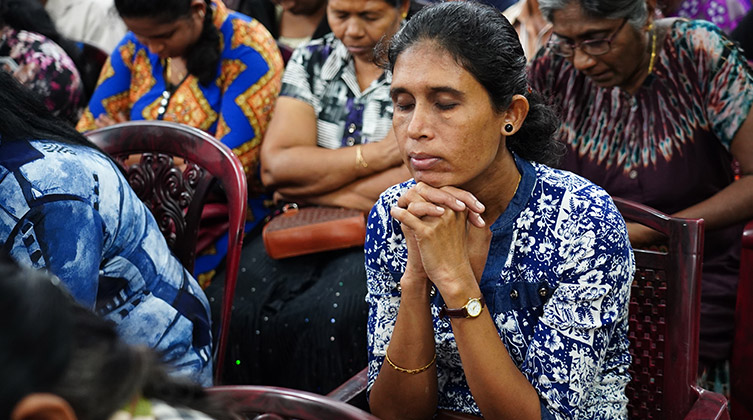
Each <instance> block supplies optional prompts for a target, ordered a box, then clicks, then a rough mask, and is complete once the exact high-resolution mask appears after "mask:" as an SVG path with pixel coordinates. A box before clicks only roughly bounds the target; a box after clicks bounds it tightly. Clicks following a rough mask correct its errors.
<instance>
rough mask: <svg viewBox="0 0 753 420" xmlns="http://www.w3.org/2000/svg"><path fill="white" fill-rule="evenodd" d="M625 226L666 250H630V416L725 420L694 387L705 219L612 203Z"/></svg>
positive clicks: (721, 402)
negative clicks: (648, 231)
mask: <svg viewBox="0 0 753 420" xmlns="http://www.w3.org/2000/svg"><path fill="white" fill-rule="evenodd" d="M614 202H615V204H617V208H618V209H619V210H620V212H621V213H622V215H623V217H624V218H625V220H626V221H627V222H635V223H640V224H642V225H645V226H648V227H650V228H652V229H654V230H657V231H659V232H661V233H663V234H664V235H666V237H667V250H666V251H649V250H640V249H636V250H634V252H635V263H636V273H635V278H634V280H633V287H632V291H631V295H630V315H629V316H630V320H629V324H630V325H629V331H630V332H629V336H630V349H631V355H632V356H633V363H632V365H631V369H630V374H631V375H632V381H631V382H630V384H628V387H627V390H626V393H627V395H628V399H629V403H628V412H629V414H630V418H631V419H667V420H672V419H683V418H684V419H702V418H704V419H706V418H708V419H728V418H729V412H728V410H727V400H726V398H724V396H722V395H721V394H717V393H714V392H710V391H707V390H704V389H701V388H699V387H697V386H696V385H695V384H696V378H697V375H698V340H699V322H700V313H701V312H700V307H701V265H702V261H703V237H704V235H703V220H702V219H682V218H677V217H671V216H668V215H666V214H664V213H661V212H659V211H657V210H654V209H652V208H650V207H648V206H644V205H642V204H638V203H635V202H631V201H628V200H623V199H620V198H615V199H614Z"/></svg>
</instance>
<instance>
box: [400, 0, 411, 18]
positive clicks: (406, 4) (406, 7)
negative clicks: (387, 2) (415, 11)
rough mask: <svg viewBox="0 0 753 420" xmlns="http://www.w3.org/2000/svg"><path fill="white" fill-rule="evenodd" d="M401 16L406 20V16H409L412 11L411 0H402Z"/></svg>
mask: <svg viewBox="0 0 753 420" xmlns="http://www.w3.org/2000/svg"><path fill="white" fill-rule="evenodd" d="M399 10H400V16H401V17H402V18H403V20H405V18H407V17H408V12H409V11H410V0H402V3H400V9H399Z"/></svg>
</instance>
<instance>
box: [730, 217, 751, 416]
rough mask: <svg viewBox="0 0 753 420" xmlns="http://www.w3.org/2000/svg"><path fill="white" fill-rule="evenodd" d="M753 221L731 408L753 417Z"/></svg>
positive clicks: (741, 289)
mask: <svg viewBox="0 0 753 420" xmlns="http://www.w3.org/2000/svg"><path fill="white" fill-rule="evenodd" d="M751 356H753V221H751V222H748V224H747V225H746V226H745V229H744V230H743V240H742V251H741V252H740V282H739V284H738V285H737V306H736V307H735V342H734V345H733V347H732V362H731V364H730V392H731V395H730V412H731V413H732V418H733V419H734V420H753V358H751Z"/></svg>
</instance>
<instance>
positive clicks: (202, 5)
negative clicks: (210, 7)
mask: <svg viewBox="0 0 753 420" xmlns="http://www.w3.org/2000/svg"><path fill="white" fill-rule="evenodd" d="M206 12H207V3H206V2H205V1H204V0H191V13H195V16H196V17H197V18H198V19H199V20H200V21H201V22H203V21H204V15H205V14H206Z"/></svg>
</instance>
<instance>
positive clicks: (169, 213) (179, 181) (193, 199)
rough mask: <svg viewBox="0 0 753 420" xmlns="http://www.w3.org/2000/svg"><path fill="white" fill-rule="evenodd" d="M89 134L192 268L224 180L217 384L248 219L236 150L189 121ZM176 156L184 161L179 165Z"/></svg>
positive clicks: (127, 125)
mask: <svg viewBox="0 0 753 420" xmlns="http://www.w3.org/2000/svg"><path fill="white" fill-rule="evenodd" d="M86 136H87V137H88V138H89V140H91V141H92V142H93V143H94V144H96V145H97V146H99V147H100V148H101V149H102V150H104V151H105V152H107V153H108V154H110V156H112V157H113V159H114V160H115V161H117V162H120V163H121V164H123V165H125V164H126V160H127V159H128V158H129V156H132V155H141V157H140V159H139V161H138V162H135V163H134V162H132V160H133V159H131V160H128V162H127V164H128V165H129V166H128V168H127V177H128V182H129V183H130V184H131V187H132V188H133V189H134V191H136V194H137V195H138V196H139V198H141V200H142V201H143V202H144V203H145V204H146V205H147V207H149V209H150V210H151V211H152V214H153V215H154V218H155V219H156V220H157V223H158V224H159V226H160V230H161V231H162V234H163V235H164V236H165V239H166V240H167V243H168V245H169V246H170V249H171V250H172V251H173V253H174V254H175V255H176V257H178V259H179V260H180V261H181V263H182V264H183V266H185V267H186V268H187V269H188V270H189V271H193V266H194V261H195V258H196V240H197V235H198V232H199V221H200V219H201V210H202V208H203V206H204V199H205V197H206V194H207V192H209V190H210V188H211V187H212V185H213V184H214V182H215V181H219V182H220V184H221V186H222V188H223V190H224V192H225V196H226V197H227V203H228V212H229V219H230V223H229V226H230V229H229V234H228V252H227V261H226V264H227V277H226V280H225V290H224V294H223V300H222V313H221V316H220V328H219V331H220V334H219V339H218V341H217V347H216V349H215V355H214V361H215V382H216V383H220V382H221V379H222V377H221V372H222V369H221V367H222V366H223V364H224V358H225V347H226V345H227V338H228V337H227V336H228V333H229V331H230V330H229V327H230V316H231V313H232V306H233V305H232V304H233V297H234V295H235V282H236V279H237V277H238V267H239V263H240V255H241V246H242V244H243V228H244V222H245V220H246V205H247V194H248V191H247V189H246V174H245V173H244V172H243V165H242V164H241V162H240V160H238V158H237V157H236V156H235V154H233V152H232V151H231V150H230V149H229V148H228V147H227V146H225V145H224V144H222V143H221V142H219V141H218V140H216V139H215V138H214V137H212V136H211V135H209V134H207V133H205V132H203V131H201V130H199V129H197V128H193V127H190V126H187V125H183V124H177V123H172V122H166V121H129V122H125V123H120V124H115V125H112V126H109V127H105V128H100V129H97V130H93V131H90V132H88V133H86ZM173 157H177V158H182V159H184V160H185V164H183V165H180V166H175V164H174V162H173Z"/></svg>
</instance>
